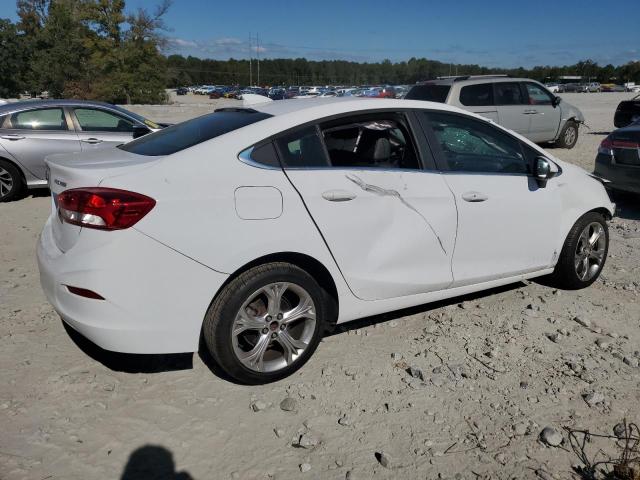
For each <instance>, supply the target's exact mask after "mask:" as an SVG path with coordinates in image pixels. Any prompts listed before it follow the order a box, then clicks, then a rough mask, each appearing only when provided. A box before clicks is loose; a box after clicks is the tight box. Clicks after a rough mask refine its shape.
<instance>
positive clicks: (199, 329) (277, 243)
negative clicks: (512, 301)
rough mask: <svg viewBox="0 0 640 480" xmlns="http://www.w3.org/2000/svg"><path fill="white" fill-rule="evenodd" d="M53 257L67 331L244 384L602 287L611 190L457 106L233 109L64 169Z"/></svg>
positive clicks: (49, 251) (320, 102)
mask: <svg viewBox="0 0 640 480" xmlns="http://www.w3.org/2000/svg"><path fill="white" fill-rule="evenodd" d="M47 163H48V166H49V169H50V171H49V182H50V187H51V190H52V198H53V201H52V214H51V216H50V218H49V219H48V221H47V223H46V225H45V227H44V231H43V232H42V235H41V238H40V241H39V245H38V262H39V266H40V272H41V281H42V286H43V289H44V291H45V293H46V295H47V297H48V299H49V301H50V302H51V303H52V304H53V306H54V307H55V309H56V310H57V312H58V313H59V314H60V316H61V317H62V319H63V320H64V321H65V322H66V323H67V324H68V325H70V326H71V327H72V328H74V329H75V330H77V331H78V332H80V333H81V334H83V335H84V336H86V337H88V338H89V339H90V340H92V341H93V342H94V343H96V344H97V345H99V346H100V347H103V348H105V349H108V350H113V351H119V352H131V353H173V352H190V351H196V350H197V349H198V348H199V339H200V338H201V334H202V336H203V338H204V340H205V342H204V343H205V345H206V348H208V349H209V350H210V353H211V354H212V356H213V358H214V360H215V361H216V362H217V363H218V364H219V365H220V366H221V367H222V368H223V369H224V370H225V371H226V372H227V373H228V374H229V375H230V376H232V377H233V378H235V379H236V380H238V381H240V382H244V383H264V382H269V381H273V380H276V379H279V378H283V377H285V376H287V375H289V374H291V373H292V372H294V371H295V370H296V369H298V368H300V367H301V366H302V365H303V364H304V363H305V362H306V361H307V360H308V359H309V357H310V356H311V354H312V353H313V352H314V350H315V349H316V347H317V346H318V343H319V341H320V339H321V337H322V335H323V332H324V331H325V330H326V329H328V328H331V327H333V326H334V325H335V324H336V323H342V322H347V321H349V320H354V319H357V318H361V317H364V316H368V315H374V314H380V313H383V312H388V311H392V310H396V309H401V308H405V307H409V306H413V305H420V304H424V303H427V302H432V301H436V300H441V299H444V298H449V297H454V296H458V295H463V294H468V293H470V292H475V291H479V290H483V289H488V288H493V287H496V286H499V285H504V284H508V283H512V282H516V281H520V280H523V279H527V278H533V277H540V276H543V275H544V276H547V277H548V278H547V279H546V283H549V284H553V285H556V286H558V287H561V288H569V289H577V288H584V287H587V286H589V285H590V284H591V283H593V282H594V281H595V280H596V278H597V277H598V275H599V274H600V272H601V270H602V268H603V266H604V263H605V259H606V256H607V249H608V241H609V236H608V229H607V223H606V222H607V220H608V219H610V218H611V216H612V215H613V213H614V205H613V204H612V203H611V202H610V201H609V197H608V196H607V193H606V192H605V189H604V187H603V185H602V184H601V183H600V182H599V181H598V180H596V179H594V178H592V177H591V176H590V175H589V174H587V173H586V172H585V171H583V170H581V169H580V168H578V167H575V166H573V165H570V164H566V163H564V162H561V161H560V160H557V159H555V158H553V157H551V156H550V155H549V154H548V153H546V152H545V151H544V150H542V149H541V148H539V147H537V146H536V145H534V144H532V143H531V142H529V141H528V140H526V139H525V138H523V137H521V136H519V135H517V134H514V133H513V132H510V131H508V130H505V129H504V128H502V127H500V126H498V125H496V124H494V123H492V122H491V121H489V120H486V119H484V118H483V117H479V116H477V115H474V114H472V113H469V112H466V111H463V110H460V109H457V108H455V107H450V106H448V105H443V104H436V103H429V102H422V101H409V100H388V101H386V102H384V105H383V104H382V103H381V102H380V101H379V100H377V99H353V98H338V99H315V100H308V101H306V102H299V101H295V100H285V101H279V102H271V103H265V104H261V105H254V106H252V107H251V108H249V107H241V108H227V109H225V108H223V109H219V110H216V111H215V112H214V113H211V114H208V115H205V116H202V117H199V118H196V119H193V120H190V121H187V122H184V123H181V124H178V125H174V126H171V127H168V128H166V129H164V130H161V131H159V132H157V133H153V134H150V135H147V136H144V137H142V138H139V139H137V140H134V141H132V142H130V143H127V144H125V145H121V146H120V147H118V148H113V149H109V150H103V151H96V152H95V153H93V152H92V153H88V154H87V153H85V154H72V155H68V156H64V157H59V156H58V157H50V158H49V159H48V162H47Z"/></svg>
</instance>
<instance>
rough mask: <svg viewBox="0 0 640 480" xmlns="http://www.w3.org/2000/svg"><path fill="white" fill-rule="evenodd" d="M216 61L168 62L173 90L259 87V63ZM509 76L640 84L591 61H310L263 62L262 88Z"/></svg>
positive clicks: (638, 75)
mask: <svg viewBox="0 0 640 480" xmlns="http://www.w3.org/2000/svg"><path fill="white" fill-rule="evenodd" d="M251 67H252V68H251V71H250V66H249V60H237V59H233V58H231V59H229V60H212V59H201V58H197V57H192V56H189V57H184V56H182V55H169V56H168V57H167V78H168V86H169V87H179V86H184V85H203V84H207V85H212V84H213V85H218V84H222V85H236V84H239V85H249V83H250V82H251V81H252V83H254V84H257V83H258V78H257V68H256V60H255V59H254V60H253V62H252V66H251ZM487 74H507V75H512V76H519V77H526V78H533V79H535V80H539V81H541V82H551V81H556V80H558V79H559V78H560V77H561V76H567V75H579V76H582V77H584V78H585V79H591V81H594V82H595V81H598V82H600V83H620V84H621V83H624V82H630V81H635V82H640V62H629V63H627V64H626V65H621V66H614V65H605V66H600V65H598V64H597V63H596V62H593V61H591V60H584V61H580V62H578V63H576V64H574V65H566V66H537V67H533V68H530V69H527V68H522V67H520V68H488V67H483V66H481V65H473V64H472V65H464V64H450V63H444V62H439V61H437V60H428V59H426V58H411V59H409V60H408V61H402V62H395V63H394V62H391V61H390V60H384V61H382V62H375V63H360V62H349V61H344V60H321V61H313V60H307V59H305V58H296V59H290V58H275V59H264V60H261V61H260V79H259V83H260V85H381V84H391V85H401V84H413V83H416V82H419V81H422V80H428V79H434V78H436V77H441V76H449V75H487Z"/></svg>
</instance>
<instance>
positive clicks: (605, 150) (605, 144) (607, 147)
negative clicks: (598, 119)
mask: <svg viewBox="0 0 640 480" xmlns="http://www.w3.org/2000/svg"><path fill="white" fill-rule="evenodd" d="M598 153H602V154H603V155H613V143H612V142H611V139H610V138H609V137H607V138H605V139H604V140H602V142H601V143H600V147H598Z"/></svg>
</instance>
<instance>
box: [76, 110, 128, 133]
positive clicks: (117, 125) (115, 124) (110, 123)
mask: <svg viewBox="0 0 640 480" xmlns="http://www.w3.org/2000/svg"><path fill="white" fill-rule="evenodd" d="M74 112H75V114H76V119H77V120H78V124H79V125H80V129H81V130H82V131H83V132H133V122H132V121H131V120H127V119H125V118H124V117H121V116H119V115H114V114H113V113H109V112H106V111H104V110H97V109H95V108H75V109H74Z"/></svg>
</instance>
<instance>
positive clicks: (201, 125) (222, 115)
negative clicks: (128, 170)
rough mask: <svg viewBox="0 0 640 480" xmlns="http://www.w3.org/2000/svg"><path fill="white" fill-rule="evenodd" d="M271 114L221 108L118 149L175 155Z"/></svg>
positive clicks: (145, 153)
mask: <svg viewBox="0 0 640 480" xmlns="http://www.w3.org/2000/svg"><path fill="white" fill-rule="evenodd" d="M269 117H271V115H269V114H267V113H262V112H258V111H255V110H249V109H241V110H231V111H217V112H214V113H210V114H208V115H203V116H202V117H198V118H194V119H192V120H188V121H186V122H183V123H178V124H177V125H173V126H171V127H167V128H164V129H162V130H160V131H158V132H154V133H150V134H148V135H145V136H144V137H140V138H138V139H136V140H134V141H132V142H129V143H125V144H124V145H120V146H119V147H118V148H120V149H122V150H124V151H125V152H131V153H135V154H138V155H148V156H160V155H171V154H172V153H175V152H179V151H181V150H184V149H185V148H189V147H193V146H194V145H197V144H199V143H202V142H206V141H207V140H211V139H212V138H215V137H218V136H220V135H224V134H225V133H228V132H231V131H233V130H237V129H238V128H242V127H245V126H247V125H251V124H252V123H256V122H259V121H261V120H264V119H266V118H269Z"/></svg>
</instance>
